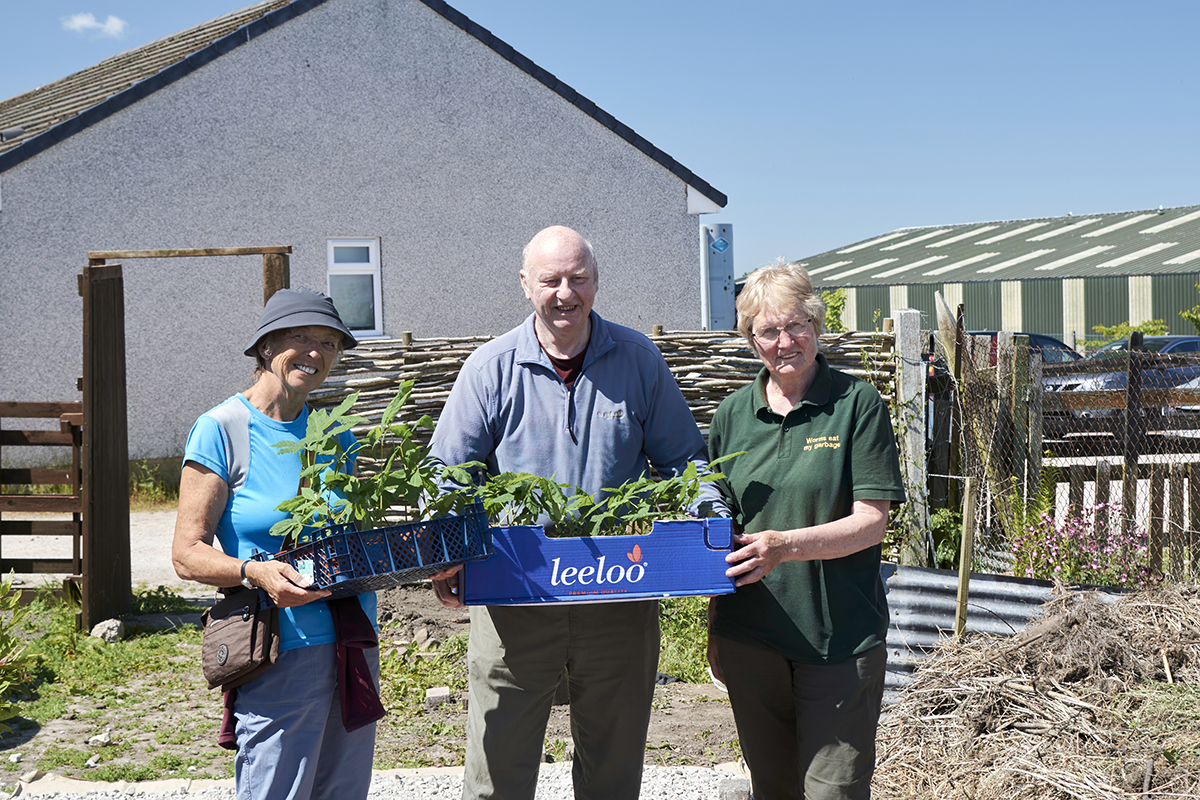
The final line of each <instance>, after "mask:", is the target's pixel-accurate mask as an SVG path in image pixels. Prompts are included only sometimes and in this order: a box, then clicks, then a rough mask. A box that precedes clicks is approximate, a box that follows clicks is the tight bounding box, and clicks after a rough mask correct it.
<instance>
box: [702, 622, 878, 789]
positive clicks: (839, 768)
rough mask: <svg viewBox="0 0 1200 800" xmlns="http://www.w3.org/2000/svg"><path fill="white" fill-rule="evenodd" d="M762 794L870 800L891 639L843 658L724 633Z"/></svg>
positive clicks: (746, 748) (728, 676) (729, 676)
mask: <svg viewBox="0 0 1200 800" xmlns="http://www.w3.org/2000/svg"><path fill="white" fill-rule="evenodd" d="M717 659H718V662H719V664H720V666H721V671H722V672H723V673H724V677H725V685H726V686H727V687H728V688H729V701H730V703H731V704H732V706H733V716H734V721H735V722H736V723H737V730H738V738H739V739H740V740H741V745H742V754H743V756H744V757H745V759H746V766H747V767H748V768H749V769H750V780H751V783H752V784H753V787H754V798H755V800H776V799H777V798H788V799H789V800H866V799H867V798H869V797H870V796H871V775H872V773H873V772H874V771H875V727H876V725H877V724H878V722H879V708H880V705H881V703H882V702H883V678H884V673H885V671H886V667H887V650H886V648H885V647H884V646H883V645H880V646H879V647H875V648H872V649H871V650H868V651H867V652H866V653H863V654H862V655H861V656H858V657H855V658H851V659H848V660H846V661H843V662H841V663H838V664H829V665H821V666H814V665H812V664H801V663H799V662H796V661H790V660H788V659H787V658H785V657H783V656H781V655H780V654H779V653H776V652H775V651H774V650H770V649H768V648H766V647H762V646H759V645H751V644H746V643H744V642H739V641H735V640H733V639H728V638H725V637H718V638H717Z"/></svg>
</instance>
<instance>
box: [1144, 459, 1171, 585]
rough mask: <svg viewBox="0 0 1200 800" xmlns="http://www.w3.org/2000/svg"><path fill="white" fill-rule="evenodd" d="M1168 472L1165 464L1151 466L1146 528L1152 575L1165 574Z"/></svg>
mask: <svg viewBox="0 0 1200 800" xmlns="http://www.w3.org/2000/svg"><path fill="white" fill-rule="evenodd" d="M1166 480H1167V470H1166V466H1165V465H1164V464H1151V465H1150V519H1149V522H1148V523H1147V526H1146V535H1147V536H1148V537H1149V542H1148V561H1149V564H1148V566H1149V568H1150V574H1151V575H1158V576H1161V575H1162V574H1163V515H1164V514H1165V512H1166V485H1165V484H1166Z"/></svg>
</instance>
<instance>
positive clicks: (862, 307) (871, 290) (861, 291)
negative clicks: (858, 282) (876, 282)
mask: <svg viewBox="0 0 1200 800" xmlns="http://www.w3.org/2000/svg"><path fill="white" fill-rule="evenodd" d="M855 294H856V295H857V297H858V303H857V305H858V313H857V314H856V315H855V316H856V321H855V328H856V329H857V330H860V331H873V330H875V329H876V328H878V327H879V326H880V325H881V324H882V323H883V318H884V317H886V316H889V315H890V314H891V313H892V301H891V296H890V294H889V292H888V287H887V286H860V287H858V289H857V291H856V292H855ZM876 311H878V312H879V316H878V318H876V316H875V312H876Z"/></svg>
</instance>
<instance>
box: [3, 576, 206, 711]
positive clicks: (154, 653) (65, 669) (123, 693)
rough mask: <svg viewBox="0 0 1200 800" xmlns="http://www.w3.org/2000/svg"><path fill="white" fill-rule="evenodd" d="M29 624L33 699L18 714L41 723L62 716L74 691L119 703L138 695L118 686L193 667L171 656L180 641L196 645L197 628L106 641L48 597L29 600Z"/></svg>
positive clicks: (67, 606)
mask: <svg viewBox="0 0 1200 800" xmlns="http://www.w3.org/2000/svg"><path fill="white" fill-rule="evenodd" d="M31 609H32V614H31V616H32V618H33V619H36V620H37V622H36V623H31V624H32V625H33V626H34V628H35V630H36V629H40V631H41V635H40V636H39V637H38V638H35V639H34V640H33V641H31V642H30V643H29V652H30V653H31V654H32V655H34V656H36V657H37V659H38V664H37V666H36V667H35V668H34V669H33V671H32V676H31V680H30V681H29V682H28V683H27V684H26V685H25V687H24V688H25V689H26V691H27V693H29V694H31V695H32V701H31V702H28V703H25V704H23V705H22V708H21V713H22V714H23V715H24V716H26V717H29V718H31V719H34V720H36V721H38V722H41V723H44V722H46V721H47V720H49V719H55V718H57V717H59V716H61V715H62V714H63V713H64V710H65V704H66V699H67V698H69V697H70V696H72V695H75V696H86V697H95V698H102V699H105V700H108V699H111V700H112V701H113V703H114V704H118V705H120V704H122V703H121V702H120V701H124V702H125V703H128V702H130V701H131V700H132V701H134V702H136V701H137V698H136V697H131V696H130V695H129V692H128V691H127V690H125V689H123V688H122V687H123V686H124V685H125V684H126V683H127V682H128V681H129V680H131V679H133V678H136V677H137V676H139V675H145V674H149V673H163V672H166V673H170V672H187V671H190V670H192V669H194V668H195V665H194V664H193V663H190V662H188V661H187V660H185V661H183V662H180V661H176V660H173V657H174V656H177V655H178V654H179V652H180V650H179V648H178V647H177V645H178V644H180V643H186V644H199V642H200V638H201V634H200V631H199V630H197V629H195V628H179V629H174V630H166V631H155V632H146V633H142V634H136V635H133V636H131V637H129V638H127V639H125V640H123V641H120V642H114V643H112V644H105V643H104V642H101V641H100V640H99V639H94V638H92V637H90V636H88V635H87V633H85V632H83V631H78V630H76V629H75V610H74V608H73V607H72V606H71V605H70V604H67V603H63V602H60V601H54V600H53V599H52V598H37V599H35V600H34V602H33V603H32V604H31Z"/></svg>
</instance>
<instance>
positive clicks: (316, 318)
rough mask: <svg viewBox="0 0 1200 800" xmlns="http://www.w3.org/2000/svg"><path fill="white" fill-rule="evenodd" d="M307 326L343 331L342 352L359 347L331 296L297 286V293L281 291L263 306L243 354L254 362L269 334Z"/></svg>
mask: <svg viewBox="0 0 1200 800" xmlns="http://www.w3.org/2000/svg"><path fill="white" fill-rule="evenodd" d="M305 325H324V326H325V327H326V328H333V329H334V330H335V331H340V332H341V334H342V348H343V349H345V350H349V349H350V348H351V347H355V346H357V345H358V340H357V339H355V338H354V334H352V333H351V332H350V329H349V328H347V327H346V326H345V324H344V323H343V322H342V318H341V317H340V316H338V312H337V309H336V308H334V306H333V300H332V299H330V298H329V296H327V295H324V294H322V293H321V292H315V291H313V290H312V289H305V288H304V287H302V286H298V287H296V288H295V289H280V290H279V291H278V292H276V293H275V294H273V295H271V299H270V300H268V301H267V304H266V305H265V306H263V312H262V318H261V319H259V321H258V331H257V332H256V333H255V334H254V338H253V339H251V340H250V344H248V345H247V346H246V349H245V351H244V352H245V354H246V355H248V356H250V357H251V358H256V357H257V355H258V343H259V342H261V341H262V338H263V337H264V336H266V335H267V334H268V333H271V332H272V331H278V330H282V329H284V328H302V327H304V326H305Z"/></svg>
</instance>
